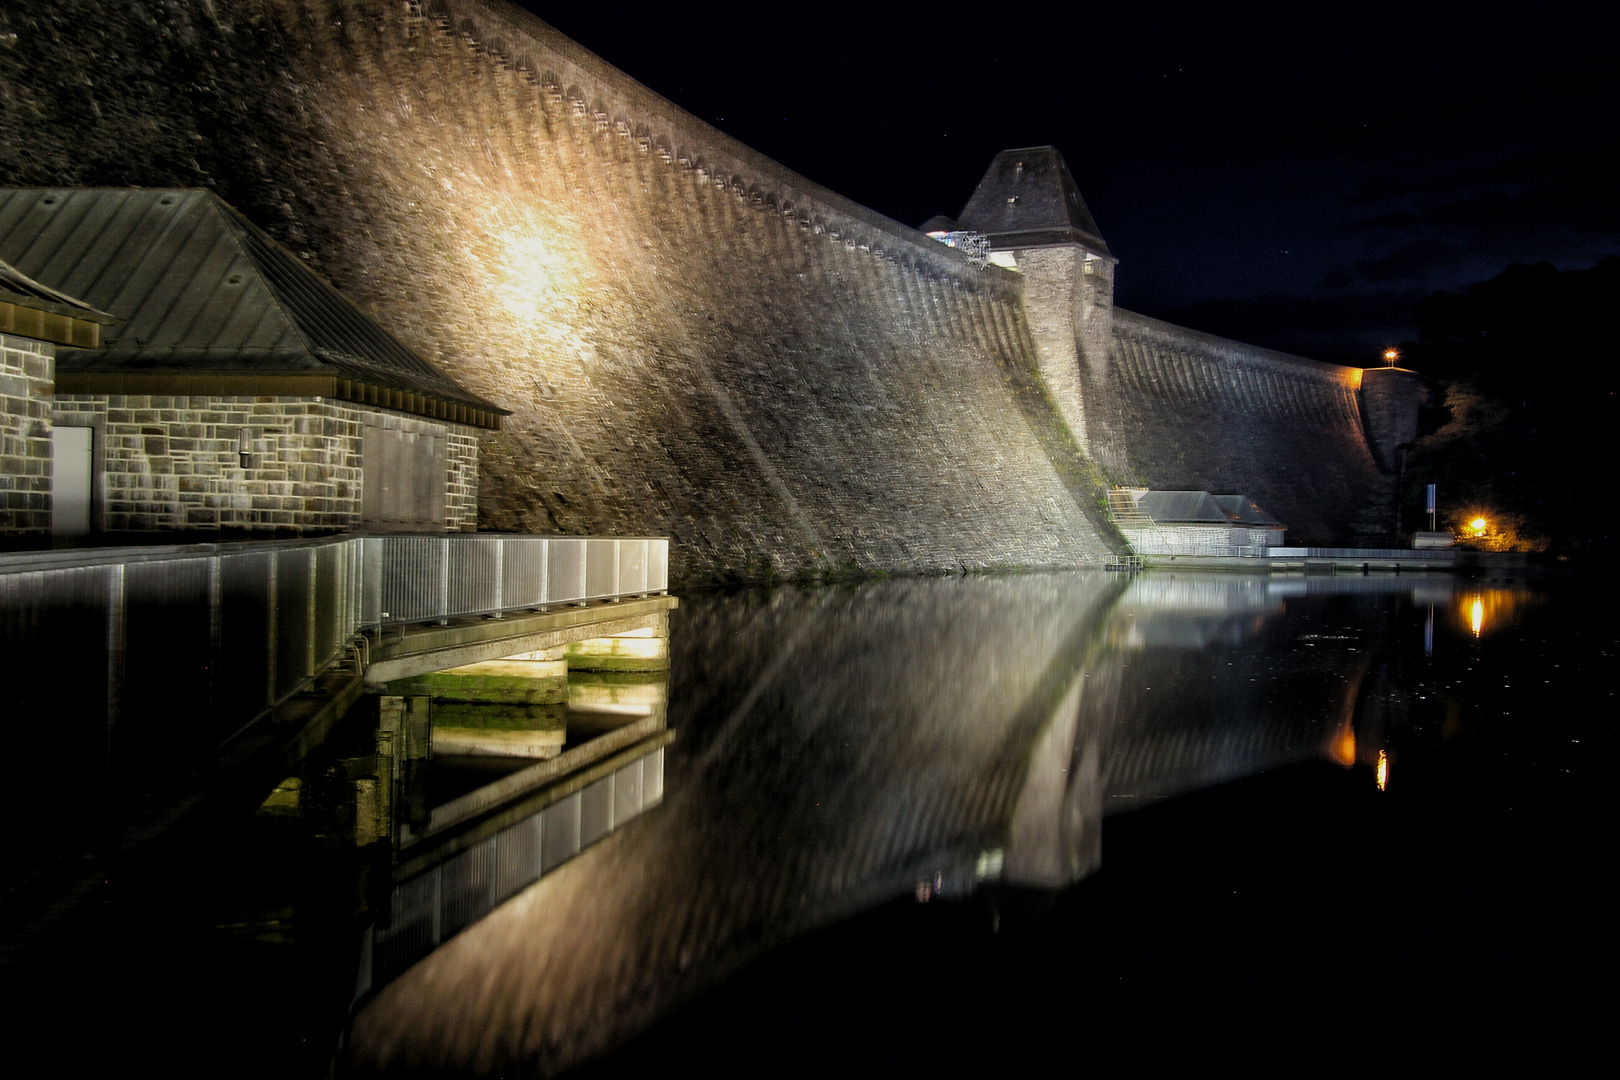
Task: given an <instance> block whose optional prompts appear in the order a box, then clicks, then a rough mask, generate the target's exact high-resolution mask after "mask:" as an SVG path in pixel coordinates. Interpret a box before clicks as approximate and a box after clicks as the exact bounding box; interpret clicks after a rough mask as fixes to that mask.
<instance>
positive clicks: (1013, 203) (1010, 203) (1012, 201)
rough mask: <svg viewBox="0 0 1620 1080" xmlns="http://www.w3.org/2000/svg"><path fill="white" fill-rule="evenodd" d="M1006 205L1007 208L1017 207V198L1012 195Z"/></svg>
mask: <svg viewBox="0 0 1620 1080" xmlns="http://www.w3.org/2000/svg"><path fill="white" fill-rule="evenodd" d="M1007 205H1008V206H1017V205H1018V196H1016V195H1014V196H1012V197H1010V198H1009V199H1008V200H1007Z"/></svg>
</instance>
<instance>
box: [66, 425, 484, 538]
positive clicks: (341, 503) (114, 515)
mask: <svg viewBox="0 0 1620 1080" xmlns="http://www.w3.org/2000/svg"><path fill="white" fill-rule="evenodd" d="M377 415H378V413H377V410H371V409H366V408H363V407H360V406H355V405H352V404H349V403H347V402H336V401H330V400H322V399H319V398H313V397H305V398H273V397H163V396H157V395H91V394H70V395H63V396H61V397H58V398H57V399H56V406H55V418H56V423H57V425H59V426H80V427H94V428H95V429H96V436H95V439H94V447H95V462H96V467H95V475H96V478H97V483H98V484H100V485H101V488H100V490H99V491H97V492H96V493H95V495H94V498H93V504H94V505H96V506H99V508H100V509H99V513H98V515H97V516H98V518H99V522H98V525H99V528H100V530H101V531H103V532H108V533H127V532H168V531H220V532H226V533H237V532H243V533H260V534H262V533H277V534H286V535H313V534H319V533H329V532H339V531H343V530H345V529H352V528H355V527H356V526H357V525H358V524H359V523H360V493H361V482H362V461H361V428H362V425H363V424H364V423H365V421H366V419H367V417H368V416H371V417H375V416H377ZM388 420H389V421H390V423H392V424H394V425H396V426H398V425H413V426H415V427H417V428H420V429H421V430H423V431H426V432H430V433H432V434H436V435H438V436H439V437H441V438H447V441H448V443H449V446H450V455H449V466H448V468H447V475H446V477H445V479H444V483H445V484H446V489H447V496H448V497H447V499H446V521H445V527H446V528H447V529H449V530H452V531H456V530H471V529H472V528H473V527H474V526H475V524H476V517H475V514H476V507H475V505H474V499H473V497H472V492H473V490H474V485H475V484H476V481H477V464H478V462H477V443H476V431H475V430H474V429H471V428H466V427H462V426H459V425H445V424H438V423H432V422H430V421H425V420H419V419H417V418H414V417H404V416H398V417H396V416H394V415H393V414H388ZM244 429H245V430H246V431H247V432H248V437H247V442H246V445H247V448H248V449H247V452H246V453H245V454H244V453H243V452H242V449H241V447H242V445H243V443H242V441H241V432H242V431H243V430H244Z"/></svg>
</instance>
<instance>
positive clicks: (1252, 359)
mask: <svg viewBox="0 0 1620 1080" xmlns="http://www.w3.org/2000/svg"><path fill="white" fill-rule="evenodd" d="M1361 375H1362V372H1361V369H1360V368H1344V367H1337V366H1335V365H1332V364H1323V363H1318V362H1317V361H1314V360H1305V359H1301V358H1299V357H1294V356H1288V355H1286V354H1283V353H1276V352H1271V351H1270V350H1267V349H1261V348H1259V347H1257V346H1252V345H1244V344H1242V343H1240V342H1235V341H1228V340H1226V339H1224V338H1218V337H1215V336H1213V335H1210V334H1202V333H1199V332H1197V331H1194V330H1187V329H1184V328H1182V327H1179V326H1173V325H1171V324H1169V323H1163V322H1159V321H1158V320H1156V319H1150V318H1147V317H1146V316H1143V315H1137V314H1135V313H1133V312H1128V311H1123V310H1120V309H1118V308H1116V309H1114V347H1113V351H1112V354H1111V356H1110V361H1109V370H1108V372H1107V377H1106V378H1105V379H1104V380H1102V381H1101V383H1100V385H1099V387H1098V388H1097V389H1098V393H1097V394H1096V396H1095V397H1094V398H1093V399H1092V400H1091V401H1089V402H1088V408H1089V409H1090V411H1091V415H1092V416H1094V417H1095V416H1096V415H1097V414H1098V413H1099V412H1100V413H1103V414H1104V421H1105V423H1106V424H1107V426H1108V427H1110V428H1112V429H1113V430H1117V431H1120V432H1123V433H1124V437H1123V438H1121V439H1120V440H1118V442H1117V444H1116V446H1115V448H1114V450H1115V457H1114V458H1113V460H1112V461H1106V462H1104V468H1105V469H1107V470H1108V472H1109V476H1110V479H1112V480H1113V481H1114V482H1116V483H1124V484H1134V485H1141V486H1144V487H1153V488H1166V489H1193V490H1203V491H1212V492H1231V493H1242V494H1245V495H1248V496H1250V497H1252V498H1253V499H1254V500H1255V501H1256V502H1258V503H1259V504H1260V506H1261V507H1262V508H1264V509H1265V510H1266V511H1267V512H1269V513H1271V514H1272V515H1273V516H1275V517H1277V518H1278V519H1279V520H1281V521H1282V522H1283V524H1285V525H1287V526H1288V543H1289V544H1293V545H1300V544H1305V545H1329V544H1332V543H1334V542H1335V541H1339V540H1341V539H1342V538H1343V537H1344V536H1345V534H1346V530H1347V528H1348V523H1349V522H1350V521H1352V520H1353V519H1354V518H1355V516H1356V514H1357V513H1358V512H1359V511H1360V510H1361V509H1362V507H1363V506H1364V504H1366V503H1367V502H1368V501H1369V499H1371V498H1372V497H1373V496H1374V495H1375V494H1376V493H1377V492H1378V491H1379V490H1380V474H1379V469H1378V464H1377V462H1376V461H1374V459H1373V456H1372V454H1371V452H1370V451H1369V449H1368V446H1367V440H1366V438H1365V436H1364V435H1363V432H1362V419H1361V411H1360V404H1359V401H1358V394H1357V390H1358V388H1359V387H1360V385H1361Z"/></svg>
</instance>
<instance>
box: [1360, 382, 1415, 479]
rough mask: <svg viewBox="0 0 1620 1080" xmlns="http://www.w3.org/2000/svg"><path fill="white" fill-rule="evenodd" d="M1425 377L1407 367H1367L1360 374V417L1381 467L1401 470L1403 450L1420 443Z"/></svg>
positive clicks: (1394, 470) (1388, 469)
mask: <svg viewBox="0 0 1620 1080" xmlns="http://www.w3.org/2000/svg"><path fill="white" fill-rule="evenodd" d="M1422 393H1423V378H1422V376H1420V375H1419V374H1418V373H1417V372H1415V371H1409V370H1407V369H1406V368H1368V369H1367V370H1366V371H1363V372H1362V373H1361V415H1362V418H1363V420H1364V423H1365V425H1366V429H1367V443H1368V445H1369V446H1371V448H1372V452H1373V456H1374V457H1376V458H1377V459H1378V467H1379V468H1380V469H1383V470H1384V471H1385V472H1396V471H1398V470H1399V468H1400V464H1401V459H1400V451H1401V450H1403V449H1405V448H1406V447H1409V446H1411V445H1412V443H1413V442H1415V441H1416V440H1417V429H1418V404H1419V402H1420V400H1421V396H1422Z"/></svg>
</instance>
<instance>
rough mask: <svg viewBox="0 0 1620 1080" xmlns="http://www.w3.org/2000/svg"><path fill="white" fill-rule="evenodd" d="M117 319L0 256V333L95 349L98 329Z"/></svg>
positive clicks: (98, 342)
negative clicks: (28, 273) (32, 276)
mask: <svg viewBox="0 0 1620 1080" xmlns="http://www.w3.org/2000/svg"><path fill="white" fill-rule="evenodd" d="M117 322H118V320H117V319H115V318H113V317H112V316H111V315H109V314H107V313H106V312H105V311H97V310H96V309H95V308H93V307H91V306H90V305H89V304H86V303H85V302H84V301H83V300H77V299H75V298H73V297H71V296H69V295H67V294H66V293H61V292H57V291H56V290H55V289H53V288H51V287H49V286H48V285H41V284H40V283H39V282H37V281H35V280H34V279H33V278H31V277H29V276H28V275H27V274H25V273H23V272H22V271H21V270H18V269H17V268H16V267H15V266H12V265H11V264H10V263H8V262H6V261H5V260H4V259H0V334H16V335H17V336H18V337H31V338H35V339H36V340H39V341H50V342H54V343H55V344H58V345H70V346H77V347H79V348H85V349H95V348H99V347H100V346H101V333H102V329H103V328H104V327H108V326H111V325H113V324H115V323H117Z"/></svg>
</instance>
